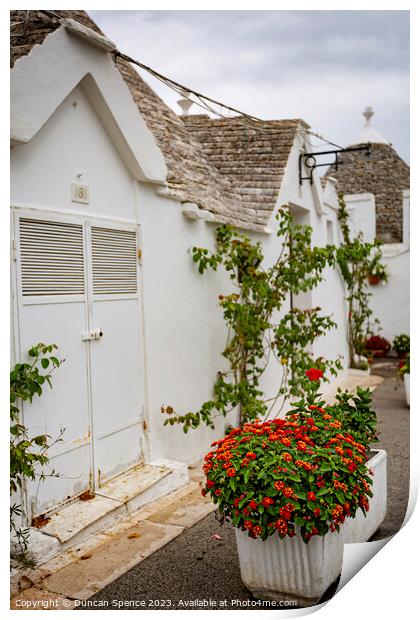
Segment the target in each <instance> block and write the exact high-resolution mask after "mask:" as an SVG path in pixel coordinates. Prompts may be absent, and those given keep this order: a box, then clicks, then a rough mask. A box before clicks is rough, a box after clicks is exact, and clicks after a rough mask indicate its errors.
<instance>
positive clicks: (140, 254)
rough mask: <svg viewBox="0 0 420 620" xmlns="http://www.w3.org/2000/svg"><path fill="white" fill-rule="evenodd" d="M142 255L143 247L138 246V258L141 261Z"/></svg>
mask: <svg viewBox="0 0 420 620" xmlns="http://www.w3.org/2000/svg"><path fill="white" fill-rule="evenodd" d="M142 256H143V252H142V249H141V248H138V249H137V258H138V261H139V263H141V259H142Z"/></svg>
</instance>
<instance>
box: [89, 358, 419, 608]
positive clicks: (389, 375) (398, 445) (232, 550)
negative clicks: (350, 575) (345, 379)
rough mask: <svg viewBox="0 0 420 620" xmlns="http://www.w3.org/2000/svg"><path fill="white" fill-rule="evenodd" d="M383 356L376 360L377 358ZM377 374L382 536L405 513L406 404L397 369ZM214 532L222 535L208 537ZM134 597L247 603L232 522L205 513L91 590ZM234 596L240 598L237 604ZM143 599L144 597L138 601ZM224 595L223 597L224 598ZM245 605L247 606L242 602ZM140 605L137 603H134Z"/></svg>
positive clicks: (159, 604)
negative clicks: (383, 478) (384, 509)
mask: <svg viewBox="0 0 420 620" xmlns="http://www.w3.org/2000/svg"><path fill="white" fill-rule="evenodd" d="M380 363H381V362H379V364H380ZM374 372H375V374H381V375H382V376H384V377H386V379H385V381H384V382H383V383H382V385H380V386H379V387H378V388H377V390H376V391H375V393H374V405H375V408H376V411H377V414H378V418H379V422H380V426H379V429H380V433H381V434H380V442H379V444H377V446H378V447H381V448H385V449H386V450H387V452H388V514H387V517H386V520H385V521H384V523H383V525H382V526H381V528H380V530H379V531H378V532H377V533H376V534H375V536H374V537H373V538H374V539H378V538H383V537H385V536H389V535H390V534H392V533H394V532H396V531H398V529H399V528H400V526H401V523H402V521H403V519H404V515H405V510H406V506H407V500H408V484H409V454H408V449H409V409H408V408H407V407H406V405H405V399H404V389H403V385H402V382H400V381H397V380H396V379H395V371H393V369H392V368H390V367H389V362H388V363H387V365H385V366H377V367H376V368H375V370H374ZM213 534H218V535H219V536H220V537H221V540H217V539H214V538H212V535H213ZM113 600H118V601H127V602H128V601H135V602H136V603H134V604H133V605H132V606H131V607H124V608H125V609H127V608H134V607H135V605H137V606H138V605H142V606H143V605H144V608H146V609H162V608H163V606H165V608H167V607H168V606H169V605H170V606H171V608H172V609H184V608H185V607H187V608H190V609H191V608H195V609H196V608H199V609H204V608H205V607H198V606H197V605H196V606H195V607H194V606H192V603H190V604H189V605H187V604H186V603H182V601H187V602H188V601H191V602H193V601H197V600H199V601H203V600H206V601H214V605H212V606H210V605H209V608H211V609H241V608H242V609H247V608H248V609H249V608H254V609H255V607H250V605H252V604H254V605H255V601H254V603H252V601H253V599H252V597H251V595H250V593H249V592H248V590H247V589H246V588H245V587H244V585H243V584H242V582H241V579H240V573H239V564H238V557H237V552H236V544H235V536H234V531H233V528H232V527H230V526H229V525H224V526H223V527H220V525H219V524H218V522H217V521H216V519H215V517H214V515H213V514H210V515H208V516H207V517H205V518H204V519H202V520H201V521H200V522H198V523H197V524H196V525H194V526H193V527H191V528H190V529H188V530H186V531H184V532H183V533H182V534H181V535H180V536H178V537H177V538H175V539H174V540H172V541H171V542H169V543H168V544H167V545H165V546H164V547H163V548H161V549H160V550H159V551H157V552H156V553H154V554H153V555H151V556H149V557H148V558H146V559H145V560H143V561H142V562H141V563H140V564H138V565H137V566H135V567H134V568H132V569H131V570H130V571H128V572H127V573H126V574H124V575H122V576H121V577H119V578H118V579H117V580H116V581H114V582H113V583H111V584H110V585H108V586H107V587H106V588H105V589H103V590H102V591H100V592H98V593H97V594H96V595H95V596H93V597H92V598H91V599H90V601H91V604H92V603H93V604H95V603H96V604H97V603H98V602H99V601H108V604H109V607H107V609H115V607H113V606H112V601H113ZM234 600H240V601H242V602H243V603H242V605H245V607H244V606H242V607H240V606H239V605H238V604H237V603H232V601H234ZM142 601H143V602H142ZM225 601H226V603H225ZM246 605H248V607H246ZM137 608H138V607H137Z"/></svg>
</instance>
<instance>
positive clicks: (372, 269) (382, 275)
mask: <svg viewBox="0 0 420 620" xmlns="http://www.w3.org/2000/svg"><path fill="white" fill-rule="evenodd" d="M381 260H382V254H381V252H380V251H378V252H377V253H376V254H375V255H374V257H373V259H372V260H371V261H370V262H369V264H368V272H367V278H368V281H369V284H370V285H371V286H376V285H377V284H379V283H380V282H381V283H382V284H385V283H386V282H388V278H389V274H388V269H387V266H386V265H384V264H383V263H382V262H381Z"/></svg>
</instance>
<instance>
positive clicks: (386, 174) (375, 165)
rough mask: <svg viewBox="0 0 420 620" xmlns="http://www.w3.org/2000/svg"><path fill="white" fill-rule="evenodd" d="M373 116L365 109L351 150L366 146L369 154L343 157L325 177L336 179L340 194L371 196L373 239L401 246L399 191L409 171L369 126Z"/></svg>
mask: <svg viewBox="0 0 420 620" xmlns="http://www.w3.org/2000/svg"><path fill="white" fill-rule="evenodd" d="M372 115H373V111H372V109H371V108H366V110H365V112H364V116H365V119H366V124H365V126H364V128H363V130H362V132H361V134H360V135H359V137H358V138H357V141H356V142H355V143H354V144H352V145H351V146H356V145H362V144H366V143H367V142H370V144H371V154H370V157H366V154H365V153H364V152H360V153H359V152H356V153H343V154H342V155H340V156H339V161H340V162H342V164H341V165H340V166H339V167H338V170H337V171H336V170H335V168H334V166H331V167H330V168H329V169H328V171H327V173H326V175H327V176H330V177H334V178H335V179H337V190H338V191H340V192H343V193H344V194H363V193H365V192H369V193H372V194H374V196H375V205H376V236H377V237H378V239H381V240H382V241H384V242H385V243H401V242H402V239H403V190H407V189H409V187H410V167H409V166H408V165H407V164H406V163H405V162H404V161H403V160H402V159H401V157H399V155H398V153H397V152H396V151H395V149H394V148H393V147H392V145H391V144H390V143H389V142H388V141H387V140H386V139H385V138H384V137H383V136H381V135H380V134H379V133H378V132H377V131H376V130H375V129H373V127H372V126H371V123H370V119H371V117H372Z"/></svg>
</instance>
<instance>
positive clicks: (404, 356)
mask: <svg viewBox="0 0 420 620" xmlns="http://www.w3.org/2000/svg"><path fill="white" fill-rule="evenodd" d="M397 355H398V359H399V360H405V359H407V351H397Z"/></svg>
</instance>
